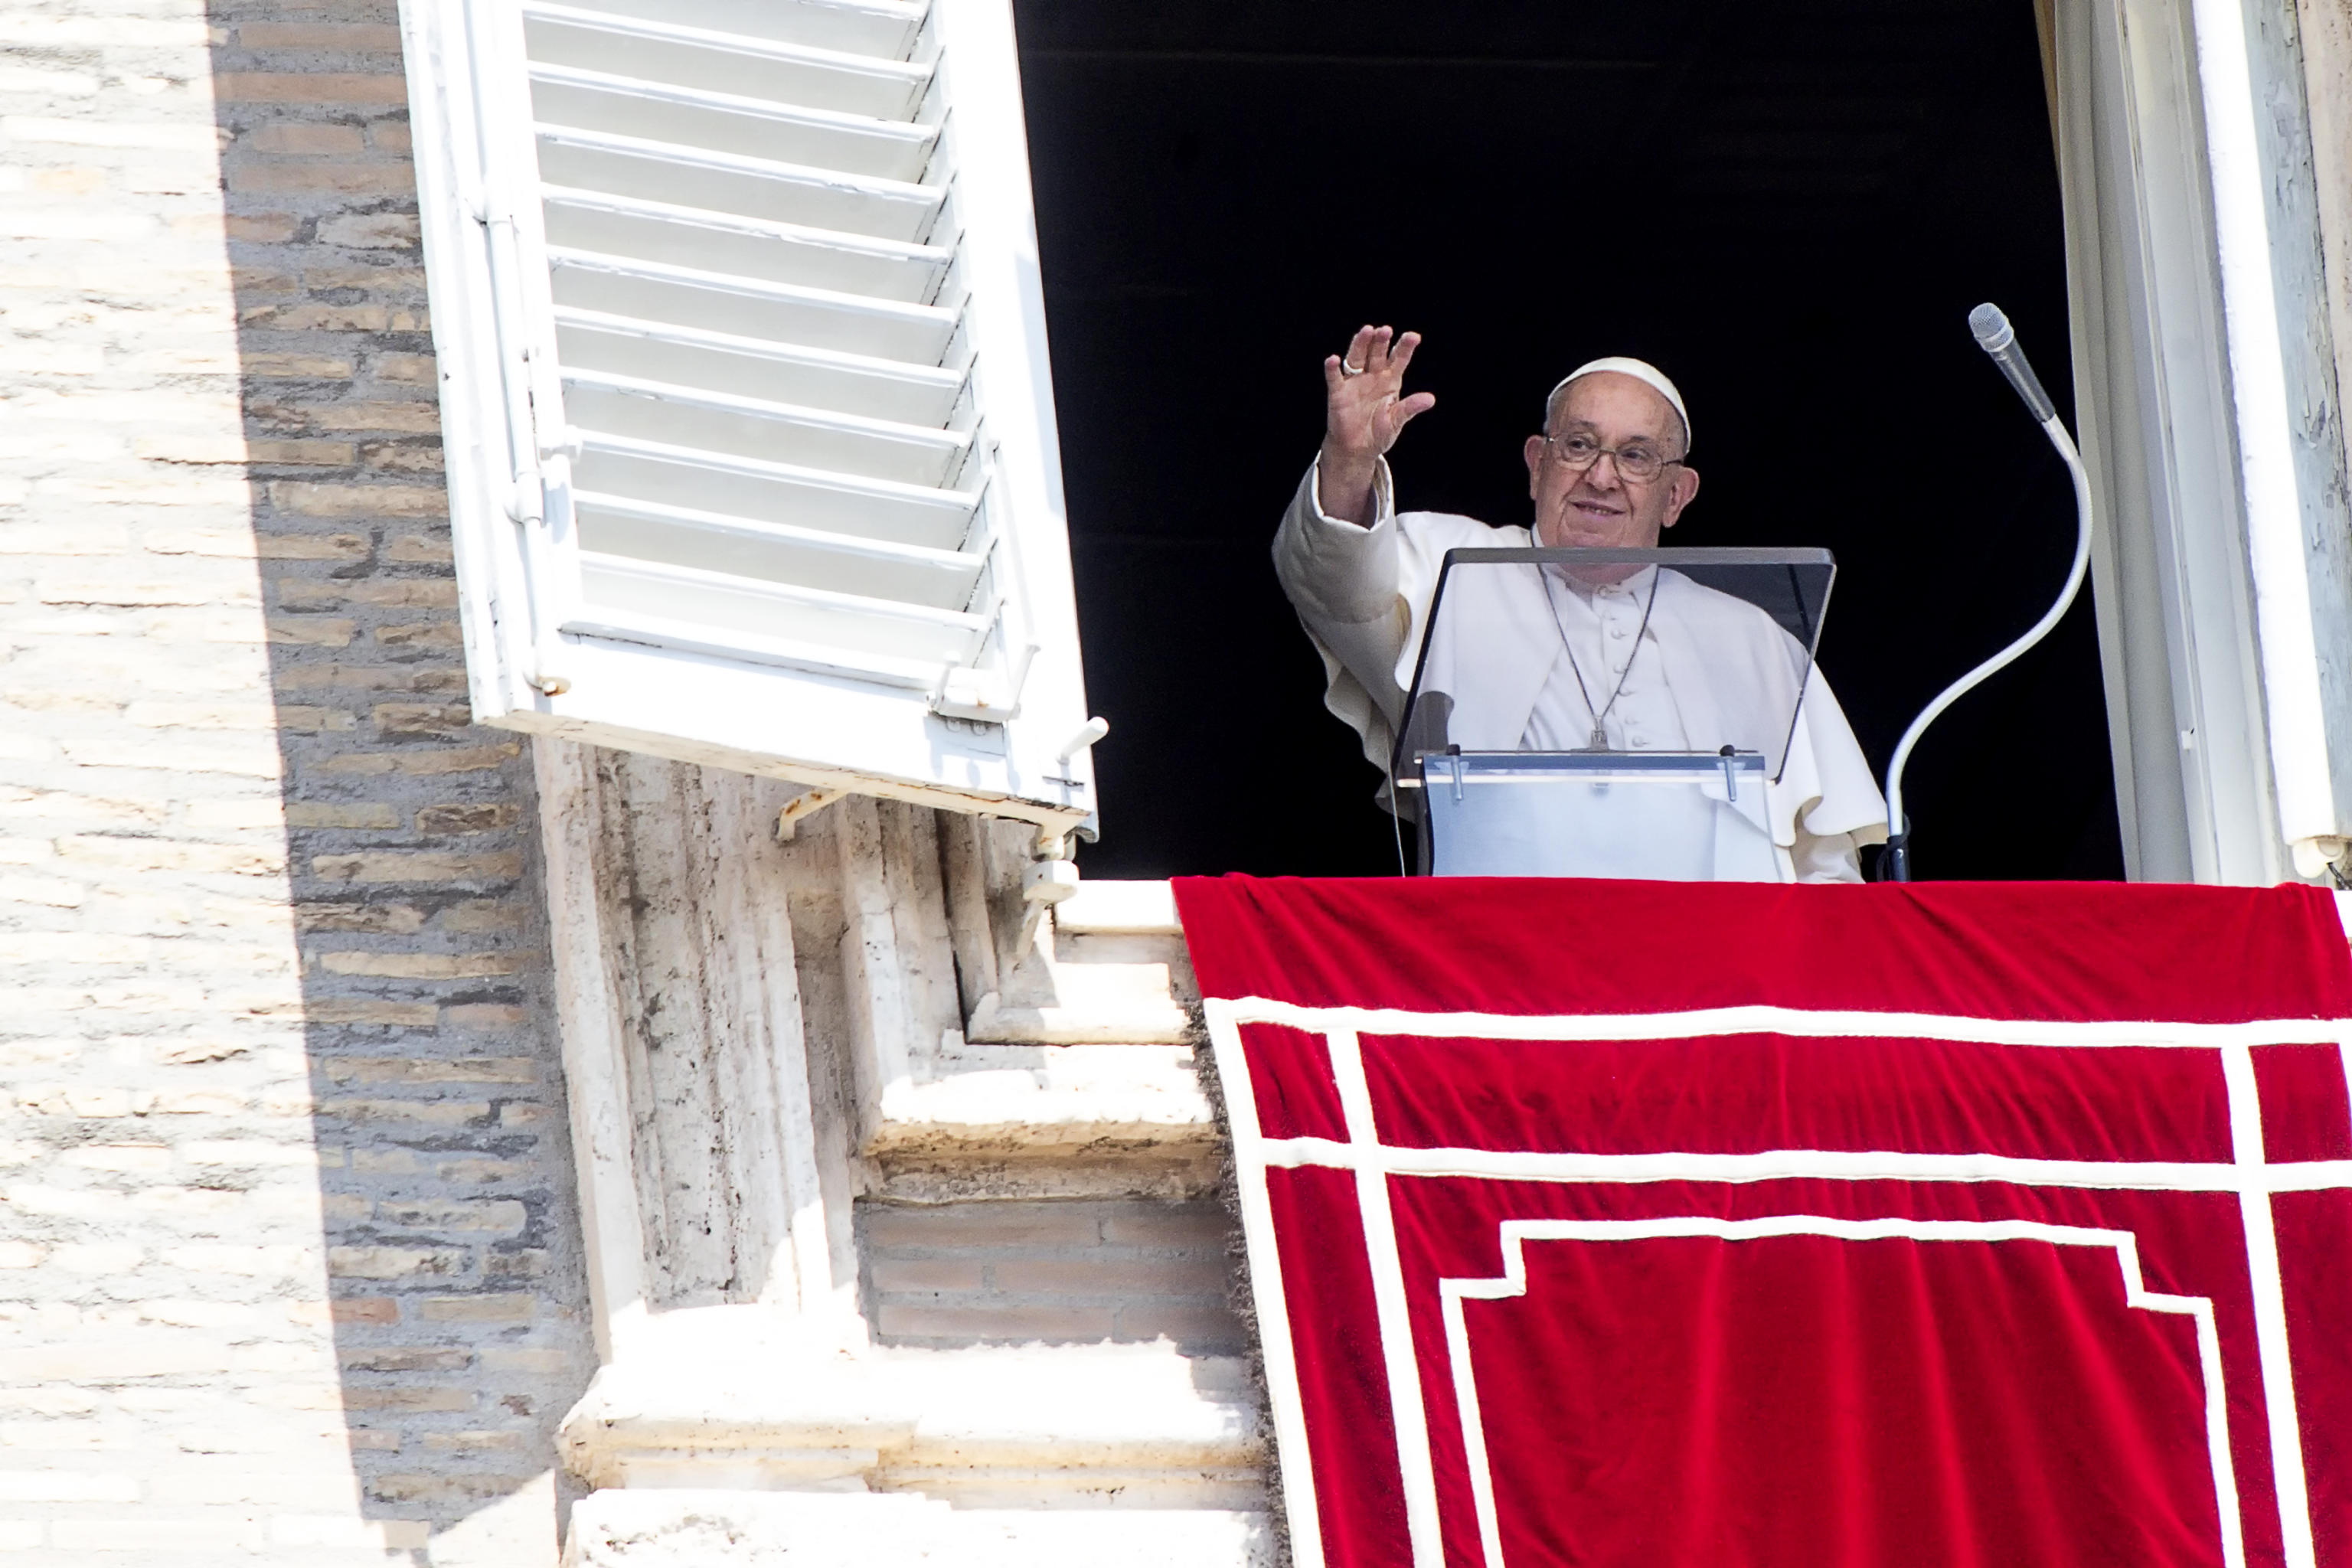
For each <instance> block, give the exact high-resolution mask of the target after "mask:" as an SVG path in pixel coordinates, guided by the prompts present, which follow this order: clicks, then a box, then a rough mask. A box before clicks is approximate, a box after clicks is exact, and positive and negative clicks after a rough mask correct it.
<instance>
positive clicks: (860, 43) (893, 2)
mask: <svg viewBox="0 0 2352 1568" xmlns="http://www.w3.org/2000/svg"><path fill="white" fill-rule="evenodd" d="M587 8H588V9H593V10H597V11H604V12H610V13H612V14H614V15H616V16H635V17H641V18H643V19H645V20H646V21H653V22H669V23H674V24H676V25H678V26H687V27H696V28H700V29H703V30H705V31H709V32H718V33H732V34H736V35H738V36H740V37H755V38H767V39H771V40H772V41H775V42H780V43H793V44H807V45H811V46H814V47H817V48H824V49H845V50H847V51H849V52H850V53H853V54H861V55H879V56H881V57H883V58H885V59H894V60H899V59H905V58H907V54H908V50H909V49H910V48H911V47H913V45H914V42H915V34H916V32H917V30H918V29H919V28H920V27H921V26H922V25H923V9H924V8H923V7H922V6H921V5H913V4H905V3H901V0H857V3H856V4H845V3H843V0H599V3H597V4H595V5H592V6H589V7H587Z"/></svg>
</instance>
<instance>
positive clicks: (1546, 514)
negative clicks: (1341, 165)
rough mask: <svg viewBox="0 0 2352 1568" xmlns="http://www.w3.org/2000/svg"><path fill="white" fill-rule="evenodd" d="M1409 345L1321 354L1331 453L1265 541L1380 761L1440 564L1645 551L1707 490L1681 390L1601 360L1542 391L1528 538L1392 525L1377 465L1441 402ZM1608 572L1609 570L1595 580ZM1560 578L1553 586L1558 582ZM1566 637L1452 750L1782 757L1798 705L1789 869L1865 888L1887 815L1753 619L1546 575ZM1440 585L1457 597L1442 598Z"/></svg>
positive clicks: (1817, 683)
mask: <svg viewBox="0 0 2352 1568" xmlns="http://www.w3.org/2000/svg"><path fill="white" fill-rule="evenodd" d="M1420 342H1421V339H1420V336H1419V334H1418V333H1414V332H1407V333H1405V334H1404V335H1402V337H1399V336H1397V335H1396V334H1395V333H1394V332H1393V331H1391V329H1389V328H1387V327H1379V328H1374V327H1365V328H1363V329H1361V330H1360V331H1358V332H1357V333H1356V335H1355V338H1354V340H1353V341H1352V342H1350V343H1349V345H1348V350H1347V352H1346V353H1344V354H1333V355H1332V356H1330V357H1329V358H1328V359H1327V360H1325V361H1324V362H1323V380H1324V387H1325V394H1326V424H1325V430H1324V437H1323V449H1322V451H1321V453H1320V454H1318V457H1317V458H1316V461H1315V465H1314V467H1312V468H1309V469H1308V470H1307V476H1306V478H1305V479H1303V480H1302V481H1301V482H1300V484H1299V487H1298V493H1297V496H1296V497H1294V498H1293V500H1291V503H1290V510H1288V512H1286V514H1285V515H1284V517H1283V520H1282V527H1281V529H1280V531H1278V532H1277V533H1276V536H1275V542H1274V561H1275V570H1276V574H1277V575H1278V576H1279V577H1280V578H1281V581H1282V586H1283V591H1284V592H1285V593H1286V594H1287V595H1289V596H1290V602H1291V604H1292V605H1294V606H1296V607H1297V611H1298V616H1299V619H1300V621H1301V622H1303V623H1304V624H1305V626H1306V627H1307V636H1308V637H1312V638H1313V639H1314V642H1315V646H1316V648H1317V651H1318V652H1319V653H1321V655H1322V656H1323V665H1324V671H1325V676H1326V687H1325V691H1324V699H1323V700H1324V703H1325V705H1326V706H1327V707H1328V708H1329V709H1330V710H1331V711H1332V712H1333V713H1335V714H1337V715H1338V716H1339V718H1341V719H1343V720H1345V721H1347V722H1348V723H1349V725H1351V726H1352V727H1353V728H1354V729H1355V730H1356V731H1357V732H1358V733H1359V734H1360V736H1361V737H1362V738H1363V743H1364V755H1365V756H1366V757H1367V758H1368V759H1370V761H1372V762H1373V763H1376V764H1381V765H1385V763H1386V762H1387V759H1388V757H1389V754H1390V752H1391V748H1392V747H1393V745H1394V742H1395V732H1396V726H1397V725H1398V723H1399V722H1400V721H1402V713H1403V709H1404V704H1405V698H1406V692H1407V689H1408V688H1409V687H1410V686H1411V683H1412V671H1413V667H1414V663H1415V661H1416V659H1417V658H1418V656H1419V654H1420V651H1421V649H1420V645H1421V641H1422V638H1423V637H1425V636H1426V635H1427V631H1428V619H1429V611H1430V600H1431V597H1432V595H1433V594H1434V593H1435V591H1436V586H1437V575H1438V571H1439V568H1440V567H1441V566H1442V565H1443V563H1444V558H1445V552H1447V551H1449V550H1454V549H1459V548H1464V547H1480V546H1485V547H1495V546H1523V545H1528V544H1543V545H1549V546H1609V547H1633V548H1651V547H1654V546H1655V545H1656V544H1657V543H1658V539H1659V535H1660V533H1661V532H1662V531H1664V530H1665V529H1668V528H1672V527H1673V526H1674V525H1675V521H1677V520H1679V519H1680V518H1681V516H1682V513H1683V510H1684V508H1685V507H1687V506H1689V505H1690V503H1691V500H1692V498H1693V497H1695V496H1696V495H1697V494H1698V487H1699V478H1698V471H1697V470H1696V468H1692V467H1691V466H1690V462H1689V454H1690V437H1691V427H1690V416H1689V411H1688V409H1687V408H1686V407H1685V405H1684V403H1683V399H1682V395H1681V393H1680V392H1678V391H1677V390H1676V389H1675V384H1674V383H1673V382H1671V381H1669V380H1667V379H1666V377H1665V376H1664V374H1662V373H1661V372H1659V371H1658V370H1657V369H1655V368H1654V366H1651V365H1648V364H1645V363H1643V362H1641V361H1639V360H1630V359H1604V360H1595V361H1593V362H1592V363H1590V364H1586V365H1583V366H1580V368H1578V369H1577V370H1575V371H1574V372H1572V373H1570V374H1569V375H1568V376H1567V378H1566V379H1564V380H1562V381H1561V382H1560V384H1559V385H1558V386H1557V387H1555V388H1553V390H1552V394H1551V396H1550V398H1549V400H1548V402H1547V404H1546V406H1545V410H1544V429H1543V434H1541V435H1539V436H1530V437H1528V439H1527V445H1526V447H1525V456H1526V459H1527V466H1528V494H1529V496H1530V497H1532V498H1533V500H1534V502H1535V521H1534V525H1533V527H1532V528H1528V527H1505V528H1491V527H1489V526H1487V525H1486V524H1485V523H1482V522H1480V521H1477V520H1475V518H1467V517H1459V516H1454V515H1452V514H1450V513H1444V512H1404V513H1399V512H1398V511H1397V510H1396V508H1395V503H1394V491H1393V489H1392V486H1391V478H1390V474H1389V467H1388V458H1387V454H1388V452H1389V450H1390V448H1391V447H1394V446H1395V445H1396V441H1397V437H1398V435H1399V434H1400V433H1401V432H1402V430H1403V429H1404V426H1406V424H1407V423H1408V422H1410V421H1411V420H1412V419H1413V418H1414V417H1415V416H1419V415H1421V414H1423V413H1425V412H1426V411H1427V410H1429V409H1430V408H1431V407H1433V406H1434V405H1435V404H1436V401H1437V400H1436V399H1435V398H1434V397H1433V396H1432V395H1430V394H1429V393H1427V392H1416V393H1413V394H1412V395H1410V396H1407V395H1405V394H1404V373H1405V369H1406V367H1407V366H1408V365H1409V364H1411V363H1412V355H1413V351H1414V349H1415V348H1417V347H1418V346H1419V344H1420ZM1604 575H1614V574H1604ZM1554 579H1557V580H1554ZM1537 580H1538V581H1539V582H1541V584H1542V592H1543V593H1544V594H1545V595H1547V596H1548V597H1549V601H1550V603H1549V605H1547V606H1546V607H1547V608H1548V609H1549V619H1548V620H1547V621H1546V622H1545V623H1544V624H1545V625H1546V626H1549V627H1556V628H1557V634H1558V635H1557V636H1552V635H1550V634H1549V632H1547V633H1546V634H1545V635H1543V636H1541V637H1528V638H1525V639H1522V640H1524V641H1526V643H1527V645H1528V646H1527V647H1525V648H1524V649H1523V650H1521V651H1520V653H1519V655H1518V656H1517V657H1515V658H1507V659H1504V660H1503V661H1501V663H1502V668H1496V669H1495V670H1493V671H1492V672H1489V673H1488V674H1487V675H1486V679H1482V681H1481V682H1480V683H1479V686H1480V689H1478V690H1477V691H1476V692H1475V694H1474V693H1460V694H1457V704H1458V705H1457V710H1456V712H1455V715H1454V723H1453V727H1452V731H1451V733H1452V736H1453V738H1454V740H1455V741H1456V742H1459V743H1461V744H1462V745H1464V746H1465V747H1466V748H1468V749H1471V750H1495V751H1512V750H1526V751H1571V750H1578V749H1585V748H1597V749H1606V750H1611V751H1628V752H1638V751H1657V752H1686V751H1699V752H1713V751H1716V750H1717V748H1719V747H1721V746H1724V745H1733V746H1737V747H1738V748H1739V749H1740V750H1743V751H1758V752H1765V753H1767V754H1776V753H1778V752H1780V735H1779V733H1777V732H1776V731H1778V730H1779V728H1780V726H1784V725H1785V724H1786V722H1787V718H1788V714H1789V711H1790V707H1791V705H1792V704H1794V702H1795V700H1796V698H1797V694H1798V691H1799V690H1800V689H1802V690H1803V693H1804V699H1803V707H1802V713H1801V722H1800V723H1799V724H1798V725H1797V728H1796V732H1795V734H1794V736H1793V737H1791V738H1790V741H1789V742H1788V752H1787V758H1786V763H1785V765H1784V766H1783V767H1782V768H1781V770H1780V779H1779V781H1778V783H1777V784H1775V785H1774V786H1773V788H1772V791H1771V795H1772V798H1771V802H1770V816H1771V825H1772V829H1773V837H1774V841H1775V843H1776V845H1777V846H1778V847H1779V850H1780V857H1781V864H1782V868H1783V872H1784V874H1786V875H1790V876H1793V877H1794V878H1796V879H1799V880H1803V881H1856V880H1859V879H1860V878H1861V861H1860V853H1861V847H1862V846H1864V845H1865V844H1875V843H1879V842H1882V841H1883V840H1884V839H1885V837H1886V806H1885V801H1884V800H1883V799H1882V798H1881V796H1880V795H1879V793H1878V786H1877V784H1876V783H1875V781H1874V780H1873V778H1872V777H1871V773H1870V767H1869V764H1868V763H1867V762H1866V761H1865V760H1864V757H1863V754H1862V749H1861V747H1860V746H1859V745H1857V744H1856V743H1855V742H1854V739H1853V731H1852V729H1851V728H1849V727H1848V725H1847V723H1846V721H1845V715H1844V713H1843V711H1841V710H1840V709H1839V707H1838V704H1837V699H1836V698H1835V697H1834V696H1832V694H1831V692H1830V690H1829V688H1828V685H1827V683H1826V682H1824V681H1823V680H1822V679H1821V676H1820V674H1819V672H1818V671H1815V672H1813V674H1812V676H1811V679H1810V681H1805V679H1804V663H1805V654H1804V650H1803V648H1802V647H1800V646H1799V645H1798V644H1797V643H1796V641H1795V639H1793V638H1791V637H1790V636H1789V635H1788V634H1787V633H1786V632H1785V631H1782V630H1781V629H1780V626H1778V625H1777V624H1776V623H1775V622H1774V621H1773V620H1772V619H1771V617H1770V616H1768V615H1766V614H1765V613H1764V612H1763V611H1762V610H1760V609H1758V608H1756V607H1755V606H1753V605H1748V604H1747V603H1746V602H1744V601H1742V600H1739V599H1737V598H1733V597H1731V596H1730V595H1724V594H1719V593H1717V592H1715V591H1714V590H1712V589H1708V588H1705V587H1702V586H1700V585H1699V584H1696V583H1695V582H1692V581H1691V580H1690V579H1689V578H1687V577H1685V576H1684V575H1683V574H1680V573H1675V572H1670V571H1662V570H1660V569H1658V568H1643V569H1642V570H1641V571H1639V572H1638V573H1634V574H1630V575H1627V576H1625V577H1623V578H1622V580H1618V581H1605V580H1601V579H1600V578H1594V579H1591V580H1579V579H1576V578H1570V577H1567V576H1565V575H1564V574H1555V573H1545V574H1539V576H1538V579H1537ZM1451 599H1452V590H1449V591H1448V602H1449V604H1450V603H1451ZM1801 683H1802V685H1801Z"/></svg>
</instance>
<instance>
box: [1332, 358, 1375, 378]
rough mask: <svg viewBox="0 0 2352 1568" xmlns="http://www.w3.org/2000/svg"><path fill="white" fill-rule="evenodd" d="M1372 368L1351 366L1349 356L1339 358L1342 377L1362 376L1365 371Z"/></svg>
mask: <svg viewBox="0 0 2352 1568" xmlns="http://www.w3.org/2000/svg"><path fill="white" fill-rule="evenodd" d="M1370 368H1371V367H1370V366H1369V365H1360V364H1349V363H1348V356H1347V355H1345V354H1341V355H1340V356H1339V374H1341V375H1342V376H1349V375H1361V374H1364V372H1365V371H1367V370H1369V369H1370Z"/></svg>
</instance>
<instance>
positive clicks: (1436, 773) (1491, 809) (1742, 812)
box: [1422, 752, 1781, 882]
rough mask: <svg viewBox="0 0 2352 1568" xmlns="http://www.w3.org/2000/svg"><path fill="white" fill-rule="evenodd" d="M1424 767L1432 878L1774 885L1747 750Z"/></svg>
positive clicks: (1493, 757)
mask: <svg viewBox="0 0 2352 1568" xmlns="http://www.w3.org/2000/svg"><path fill="white" fill-rule="evenodd" d="M1422 768H1423V775H1422V783H1423V794H1422V800H1423V817H1422V824H1423V860H1424V863H1425V864H1424V868H1425V869H1426V870H1427V871H1429V872H1430V873H1431V874H1433V875H1435V876H1440V877H1526V876H1542V875H1549V876H1578V877H1626V878H1637V879H1650V880H1657V881H1675V882H1771V881H1778V880H1779V879H1780V875H1781V873H1780V861H1779V858H1778V857H1776V856H1775V855H1774V854H1773V852H1772V829H1771V824H1770V821H1769V818H1768V817H1767V816H1765V813H1764V759H1763V758H1762V757H1761V756H1759V755H1758V754H1757V753H1755V752H1741V753H1738V754H1737V755H1733V756H1715V757H1697V756H1683V755H1674V756H1658V757H1650V756H1626V755H1622V754H1619V755H1610V754H1606V753H1601V754H1583V755H1580V754H1577V753H1574V752H1451V753H1440V754H1437V755H1433V756H1428V757H1424V758H1423V762H1422Z"/></svg>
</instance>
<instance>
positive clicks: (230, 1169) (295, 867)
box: [0, 0, 593, 1564]
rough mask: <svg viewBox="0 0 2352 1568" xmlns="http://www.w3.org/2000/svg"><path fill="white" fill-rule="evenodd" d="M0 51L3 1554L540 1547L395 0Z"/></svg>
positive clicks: (515, 920)
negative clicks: (1, 257) (1, 246)
mask: <svg viewBox="0 0 2352 1568" xmlns="http://www.w3.org/2000/svg"><path fill="white" fill-rule="evenodd" d="M0 59H5V64H0V138H4V139H5V140H0V213H5V217H0V240H4V241H5V246H6V250H7V256H6V258H5V261H0V630H5V637H0V650H5V664H0V988H5V992H4V993H0V994H5V1005H0V1084H5V1101H0V1117H5V1129H0V1547H5V1548H8V1549H12V1550H13V1551H15V1552H19V1553H22V1554H23V1555H21V1556H20V1557H19V1559H18V1560H20V1561H28V1562H58V1563H66V1562H71V1563H89V1562H92V1561H103V1562H123V1563H136V1562H141V1561H152V1562H156V1563H163V1562H170V1563H175V1564H177V1563H204V1562H210V1561H231V1560H234V1561H239V1562H249V1561H257V1560H259V1561H271V1560H280V1561H285V1562H289V1563H292V1562H300V1563H306V1564H311V1563H328V1562H335V1561H346V1560H348V1561H352V1562H368V1563H381V1562H383V1561H384V1557H383V1552H384V1549H386V1548H394V1549H401V1550H404V1551H406V1552H412V1553H414V1555H413V1556H412V1557H411V1558H409V1559H408V1560H410V1561H415V1562H433V1563H462V1562H467V1561H479V1562H498V1563H519V1564H520V1563H534V1562H537V1563H546V1562H550V1561H551V1559H552V1554H553V1546H554V1529H555V1506H556V1499H555V1490H554V1484H553V1479H552V1476H551V1465H552V1446H551V1432H552V1429H553V1426H554V1424H555V1422H556V1421H557V1420H558V1419H559V1418H560V1417H561V1415H562V1413H563V1411H564V1410H565V1409H566V1408H567V1407H568V1406H569V1405H570V1404H571V1402H572V1400H573V1398H575V1397H576V1396H577V1394H578V1393H579V1391H580V1389H581V1388H582V1386H583V1384H584V1383H585V1381H586V1379H587V1376H588V1374H589V1373H590V1372H591V1371H592V1370H593V1352H591V1350H590V1349H589V1346H588V1344H587V1339H586V1329H585V1324H584V1317H583V1295H584V1291H583V1285H582V1282H581V1279H580V1268H579V1264H578V1259H577V1254H578V1244H577V1240H576V1229H577V1226H576V1222H575V1220H574V1218H573V1216H572V1206H571V1205H572V1179H571V1172H570V1167H569V1163H568V1156H567V1153H566V1151H565V1147H564V1134H563V1119H562V1084H561V1081H560V1077H559V1074H558V1071H557V1068H556V1066H555V1054H554V1043H553V1039H552V1031H551V1028H550V1027H549V1026H547V1025H546V1024H545V1022H544V1020H545V1018H546V1017H547V1016H548V1014H547V1010H546V1008H545V1007H544V1005H543V1002H544V997H543V995H542V994H541V993H542V992H543V991H544V988H545V977H544V959H543V956H542V951H543V948H544V939H543V937H542V936H541V933H540V931H539V925H538V914H537V910H538V907H539V905H538V899H537V895H536V892H535V890H534V887H533V884H532V883H531V882H530V880H529V877H530V864H529V863H530V845H531V843H532V842H533V840H534V834H535V829H534V825H533V823H532V822H531V820H530V772H529V759H528V756H527V755H526V753H525V752H524V749H523V748H522V746H521V745H520V744H519V743H518V742H517V741H516V740H515V739H514V738H513V737H511V736H507V735H501V734H496V733H491V732H488V731H478V730H475V729H473V728H471V727H469V725H468V722H467V711H466V708H465V703H464V685H465V682H464V678H463V670H462V667H461V662H460V656H459V652H458V635H457V634H458V627H457V612H456V609H455V603H456V598H455V592H454V584H453V582H452V579H451V575H450V566H449V548H448V541H447V537H446V527H445V525H444V523H443V521H442V520H443V516H444V514H445V512H446V500H445V497H444V494H443V491H442V489H441V485H440V480H439V477H438V468H439V453H438V439H437V434H436V432H437V421H436V412H435V403H434V369H433V359H432V354H431V345H430V342H429V340H428V338H427V336H426V333H427V331H428V327H429V323H428V321H427V320H426V316H425V287H424V279H423V274H422V271H421V266H420V262H419V260H418V257H417V252H416V224H415V211H414V198H413V195H412V194H411V186H412V181H411V178H410V174H409V170H408V165H407V148H408V141H407V124H406V115H405V110H404V102H405V88H404V81H403V78H402V76H401V61H400V56H399V52H398V35H397V29H396V27H395V26H394V8H393V6H392V5H390V4H383V5H373V4H362V3H351V0H334V3H331V4H327V5H310V6H302V5H275V4H272V5H220V6H217V7H215V8H214V9H212V10H210V11H207V10H205V9H204V8H201V7H199V6H197V5H185V4H176V3H174V0H130V3H127V4H110V3H107V0H93V3H89V4H82V3H74V0H58V3H52V4H26V5H13V6H10V7H8V8H7V11H6V14H5V16H0Z"/></svg>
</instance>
